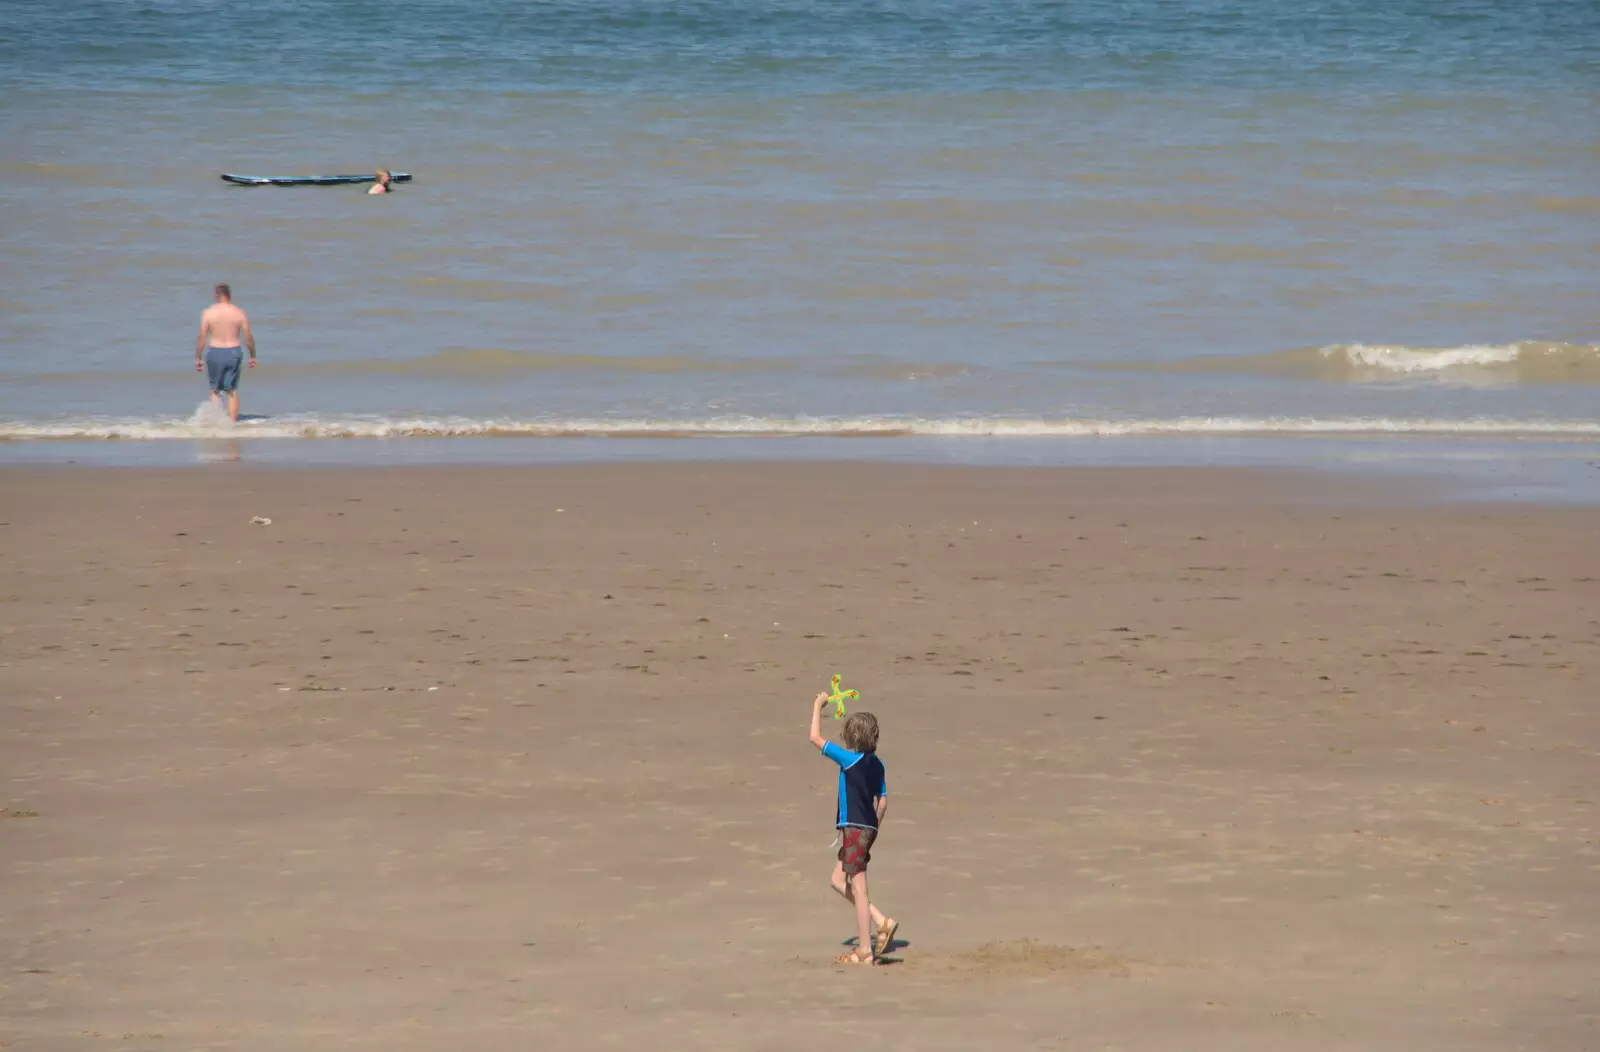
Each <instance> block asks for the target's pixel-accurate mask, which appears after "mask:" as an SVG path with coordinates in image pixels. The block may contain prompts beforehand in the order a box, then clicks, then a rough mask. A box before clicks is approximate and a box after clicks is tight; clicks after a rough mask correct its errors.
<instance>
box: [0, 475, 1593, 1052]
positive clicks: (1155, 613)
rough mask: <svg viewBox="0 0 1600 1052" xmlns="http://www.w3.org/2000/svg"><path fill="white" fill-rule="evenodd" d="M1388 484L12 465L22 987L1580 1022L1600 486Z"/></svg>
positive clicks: (624, 1033) (526, 1026)
mask: <svg viewBox="0 0 1600 1052" xmlns="http://www.w3.org/2000/svg"><path fill="white" fill-rule="evenodd" d="M1408 496H1409V495H1406V494H1397V493H1396V492H1394V491H1393V490H1389V489H1381V488H1376V487H1365V486H1360V485H1357V484H1355V483H1352V482H1349V481H1348V480H1341V481H1334V480H1330V479H1327V478H1319V477H1314V476H1294V475H1284V474H1271V473H1251V472H1229V471H1200V470H1183V471H1160V470H1092V469H1068V470H1009V469H980V470H965V469H950V468H934V467H912V466H904V465H900V466H897V465H860V464H856V465H850V464H833V465H803V464H789V465H771V464H764V465H738V464H719V465H708V466H699V465H679V466H628V465H601V466H582V467H570V468H557V467H552V468H524V469H518V468H504V469H500V468H495V469H461V468H448V469H447V468H439V469H428V468H417V469H388V470H383V469H380V470H367V471H347V470H314V469H312V470H300V471H270V470H239V469H237V468H236V467H229V466H218V467H215V468H205V469H196V470H177V471H166V470H123V471H102V470H90V469H77V468H70V467H66V468H11V469H0V522H3V523H4V525H3V526H0V545H3V547H0V550H3V551H4V553H5V554H4V563H3V578H0V580H3V593H0V594H3V595H4V597H5V599H6V613H7V617H6V619H5V625H4V628H3V635H0V648H3V649H0V682H3V687H4V689H3V690H0V705H3V710H0V715H3V718H4V721H5V728H6V729H5V733H4V735H3V737H0V807H3V808H4V818H0V844H3V851H4V859H3V862H0V873H3V874H4V890H5V894H4V895H3V896H0V928H3V930H4V932H5V933H6V938H5V939H4V948H3V950H0V953H3V954H4V972H3V973H0V1041H4V1042H6V1043H7V1045H8V1046H9V1047H15V1048H19V1049H37V1050H56V1049H89V1048H105V1047H113V1046H114V1047H116V1048H119V1049H141V1048H148V1049H189V1048H196V1049H200V1048H219V1049H220V1048H226V1049H307V1048H336V1047H337V1048H355V1049H362V1048H373V1049H380V1048H381V1049H385V1050H413V1049H415V1050H435V1049H442V1048H463V1049H472V1048H484V1049H487V1048H531V1047H552V1048H640V1049H679V1048H681V1049H737V1050H748V1049H801V1048H807V1049H809V1048H819V1047H827V1046H836V1045H843V1044H845V1043H854V1042H859V1041H863V1040H864V1041H868V1042H870V1043H871V1044H872V1045H875V1046H879V1047H884V1048H894V1049H899V1048H905V1049H913V1048H914V1049H976V1048H1008V1049H1009V1048H1016V1049H1034V1048H1040V1049H1054V1048H1074V1049H1078V1048H1082V1049H1157V1048H1183V1049H1191V1050H1217V1052H1222V1050H1228V1052H1234V1050H1257V1049H1259V1050H1263V1052H1267V1050H1271V1052H1280V1050H1283V1049H1330V1050H1331V1049H1360V1050H1373V1049H1389V1048H1412V1049H1435V1048H1437V1049H1451V1050H1484V1052H1511V1050H1516V1049H1526V1050H1537V1052H1565V1050H1577V1049H1584V1048H1594V1047H1600V1003H1597V998H1596V995H1595V990H1596V989H1600V946H1597V938H1600V935H1597V933H1600V904H1597V903H1600V897H1597V896H1596V895H1595V889H1596V887H1597V886H1600V829H1597V827H1600V817H1597V816H1600V776H1597V774H1596V771H1597V770H1600V763H1597V760H1600V756H1597V752H1600V717H1597V715H1596V713H1597V709H1596V703H1595V700H1594V699H1595V696H1596V683H1600V555H1597V551H1600V510H1597V509H1592V508H1591V509H1582V508H1565V509H1562V508H1538V507H1530V506H1481V505H1452V504H1448V503H1438V502H1425V501H1410V500H1408V499H1406V498H1407V497H1408ZM252 516H260V517H263V518H269V519H271V523H270V524H269V525H256V524H252V523H251V522H250V520H251V518H252ZM833 671H839V672H842V673H843V674H844V677H845V684H846V686H854V687H857V688H859V689H860V690H861V691H862V693H863V695H864V698H863V700H862V702H861V707H864V708H870V709H871V710H872V711H874V712H876V713H877V714H878V716H879V718H880V720H881V721H882V725H883V742H882V746H881V749H882V756H883V758H884V760H885V762H886V765H887V767H888V771H889V779H890V791H891V800H892V804H891V809H890V815H889V820H888V823H887V824H886V827H885V830H884V833H883V836H882V838H881V839H880V841H879V846H878V850H877V851H876V853H875V860H874V863H873V866H872V869H871V873H870V876H871V880H872V889H873V892H874V897H875V899H877V900H878V901H879V902H880V903H881V904H882V905H883V906H884V907H885V908H886V909H887V910H888V911H889V912H890V913H891V914H893V915H895V916H896V917H898V918H899V919H900V920H901V922H902V925H903V927H902V930H901V936H902V942H901V944H900V945H898V946H897V947H896V948H895V950H894V951H893V952H892V957H891V959H892V962H893V963H892V964H891V965H890V966H887V967H883V968H879V969H874V970H866V969H854V970H848V971H846V970H842V969H836V968H835V967H834V966H833V965H832V964H831V961H832V958H833V957H834V955H836V954H837V953H839V952H841V950H842V949H843V948H844V947H843V946H842V945H841V944H842V943H843V941H844V940H845V939H847V938H848V937H849V936H850V934H851V931H852V919H851V915H850V913H849V911H848V909H847V908H846V907H845V906H844V905H843V904H842V903H840V902H839V901H838V900H836V899H834V898H833V896H832V894H831V893H830V892H829V891H828V890H827V887H826V883H825V881H826V875H827V872H828V869H829V867H830V865H831V852H830V850H829V846H828V845H829V840H830V838H831V836H832V830H831V828H830V825H831V822H830V817H831V791H832V784H833V768H832V766H831V765H830V764H828V763H826V762H825V761H823V760H821V759H819V758H818V757H816V756H815V754H814V752H813V750H811V749H810V747H809V746H808V744H807V743H806V741H805V730H806V728H805V723H806V714H807V705H808V702H809V699H810V697H811V696H812V694H813V693H814V692H815V691H816V690H818V689H820V688H822V687H823V686H825V684H826V682H827V677H828V674H829V673H830V672H833Z"/></svg>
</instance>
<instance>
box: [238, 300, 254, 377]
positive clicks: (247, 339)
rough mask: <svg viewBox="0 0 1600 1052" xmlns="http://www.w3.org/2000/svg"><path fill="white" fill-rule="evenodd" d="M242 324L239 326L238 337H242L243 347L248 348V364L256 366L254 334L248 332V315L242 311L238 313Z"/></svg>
mask: <svg viewBox="0 0 1600 1052" xmlns="http://www.w3.org/2000/svg"><path fill="white" fill-rule="evenodd" d="M239 317H240V318H242V319H243V324H241V325H240V326H239V335H241V336H243V337H244V345H245V346H246V347H248V348H250V364H251V365H254V364H256V334H255V333H253V332H251V331H250V315H248V314H246V313H245V312H244V311H240V312H239Z"/></svg>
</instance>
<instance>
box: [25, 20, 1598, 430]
mask: <svg viewBox="0 0 1600 1052" xmlns="http://www.w3.org/2000/svg"><path fill="white" fill-rule="evenodd" d="M1597 133H1600V4H1593V3H1579V2H1572V0H1186V2H1181V3H1180V2H1176V0H1080V2H1057V3H1049V2H1032V3H1023V2H1018V0H903V2H885V0H878V2H849V3H846V2H842V0H717V2H710V0H689V2H668V0H565V2H551V3H532V2H525V0H427V2H424V0H409V2H408V0H384V2H376V0H372V2H368V0H327V2H312V0H256V2H253V3H249V4H236V3H220V2H209V0H77V2H74V3H70V4H64V3H61V2H59V0H48V2H47V0H6V3H5V4H4V5H3V8H0V144H3V147H0V233H3V244H4V248H3V249H0V439H9V440H11V441H8V442H3V443H0V457H8V456H9V457H10V458H13V459H14V458H16V457H17V456H18V455H19V454H18V452H17V450H18V449H19V448H20V447H24V446H28V447H32V446H34V445H35V443H34V442H32V441H30V440H34V439H45V438H55V439H73V440H77V441H79V442H85V443H94V442H99V441H100V440H102V439H108V438H123V439H146V440H152V441H154V440H160V439H183V440H195V439H201V438H208V437H224V436H225V437H228V438H230V439H234V440H243V441H246V442H247V443H249V442H254V440H256V439H269V438H275V439H298V440H310V439H349V440H352V441H354V440H356V439H361V438H389V439H395V440H400V439H407V440H414V439H417V438H429V439H436V440H437V439H448V438H452V437H457V436H459V437H461V438H472V437H480V438H481V437H487V436H519V437H524V438H526V439H528V442H525V443H520V444H518V445H516V446H514V447H504V446H502V447H501V448H502V449H505V448H520V449H530V448H532V447H534V446H538V445H540V443H539V442H538V441H535V440H536V439H549V438H552V437H567V438H573V437H576V438H583V439H591V438H595V437H602V436H616V437H619V438H628V439H633V440H637V441H641V442H644V443H646V444H647V445H649V446H652V447H662V446H670V445H671V444H672V442H673V441H679V440H682V439H683V438H701V439H703V438H705V437H708V436H710V437H724V438H728V437H731V438H735V439H738V440H739V441H737V442H735V443H729V444H727V445H726V446H725V447H724V448H731V449H737V450H743V451H749V450H750V449H752V448H753V447H755V446H759V445H761V444H762V443H764V442H766V441H767V440H769V439H771V438H774V437H779V438H782V437H794V436H814V435H836V436H849V437H867V438H872V439H875V440H877V441H876V442H875V443H874V448H881V447H882V446H883V444H884V443H885V442H887V443H888V445H890V446H892V445H893V441H894V440H896V439H897V438H912V439H915V440H917V441H924V440H931V441H939V442H944V443H946V444H947V445H948V444H949V443H954V444H956V445H958V446H959V445H960V444H961V443H964V442H975V441H977V440H980V439H982V440H990V439H999V438H1003V439H1008V440H1013V439H1014V440H1028V441H1029V442H1032V443H1044V445H1045V447H1049V446H1050V445H1051V444H1052V443H1053V444H1056V445H1057V446H1060V447H1066V446H1075V447H1076V446H1081V444H1082V443H1085V442H1089V443H1095V444H1099V445H1100V446H1102V447H1103V446H1104V445H1105V444H1106V443H1108V442H1109V443H1111V444H1113V445H1115V444H1116V443H1118V442H1122V443H1124V444H1125V445H1126V444H1127V443H1132V442H1134V441H1135V440H1145V439H1148V438H1150V437H1152V436H1155V437H1160V436H1177V437H1180V438H1184V439H1188V438H1190V437H1196V436H1216V437H1222V438H1225V439H1228V440H1229V441H1231V440H1232V439H1233V437H1235V436H1252V437H1263V436H1264V437H1269V438H1271V437H1278V438H1282V437H1283V436H1292V435H1321V436H1334V437H1335V438H1336V439H1339V438H1346V437H1347V438H1349V439H1350V440H1352V441H1354V440H1370V438H1371V436H1386V437H1387V438H1390V439H1393V438H1400V439H1404V438H1407V437H1416V436H1424V437H1427V438H1428V439H1429V440H1430V441H1431V442H1432V443H1434V445H1435V446H1444V447H1448V445H1449V443H1451V442H1456V441H1459V442H1462V443H1474V445H1473V446H1472V448H1474V449H1479V448H1482V444H1483V443H1484V442H1485V441H1488V442H1490V443H1502V442H1503V443H1519V442H1520V443H1528V442H1534V441H1537V442H1539V443H1545V444H1548V443H1556V444H1563V443H1564V444H1566V445H1567V447H1568V448H1569V449H1577V450H1578V451H1579V455H1586V454H1587V453H1592V452H1594V450H1595V447H1597V446H1600V346H1597V340H1600V325H1597V321H1600V314H1597V310H1596V302H1597V301H1596V296H1595V289H1596V287H1597V284H1600V282H1597V279H1600V262H1597V255H1596V248H1597V246H1600V134H1597ZM378 167H386V168H392V169H395V170H398V171H407V172H411V173H413V174H414V175H415V181H414V182H412V183H410V184H409V185H406V186H404V187H402V188H401V189H400V191H399V192H398V193H396V194H394V195H392V196H390V197H369V196H367V195H366V194H365V187H362V186H355V187H338V188H319V189H289V188H275V187H268V188H241V187H234V186H229V185H227V184H225V183H223V182H222V181H221V180H219V179H218V175H219V174H220V173H222V172H236V173H242V174H251V175H317V174H339V173H347V172H356V173H360V172H367V171H371V170H373V169H376V168H378ZM219 281H226V282H230V283H231V284H232V285H233V288H234V290H235V297H236V300H237V302H238V303H239V304H240V305H241V306H243V307H244V308H245V309H246V310H247V311H249V312H250V316H251V319H252V321H253V323H254V327H255V331H256V334H257V339H258V342H259V346H260V352H261V366H260V368H258V369H256V370H253V371H251V372H247V373H246V374H245V375H244V382H243V385H242V395H243V403H244V410H245V413H246V419H245V420H244V421H243V422H241V423H240V424H238V425H229V424H228V423H227V422H226V421H222V420H218V419H215V418H213V417H211V416H209V415H207V414H204V413H196V412H195V410H194V407H195V403H196V401H197V400H199V399H202V398H203V397H204V389H203V380H202V378H201V377H200V375H199V374H197V373H196V372H195V371H194V369H193V344H194V338H195V330H196V323H197V319H198V316H199V312H200V310H201V309H202V308H204V307H205V306H206V305H207V303H208V302H209V300H210V289H211V285H212V284H213V283H215V282H219ZM317 444H318V443H307V442H299V443H297V446H298V447H299V448H305V447H306V446H308V445H317ZM357 444H358V445H362V446H363V447H371V446H372V445H373V443H357ZM321 445H324V446H325V445H326V443H321ZM385 445H389V444H385ZM280 448H282V447H280ZM618 448H621V447H618ZM629 448H630V449H632V448H637V447H635V446H630V447H629ZM807 448H811V447H810V446H808V447H807ZM1029 448H1039V447H1038V446H1037V445H1033V446H1030V447H1029ZM1127 448H1130V449H1131V448H1133V447H1132V446H1131V445H1128V446H1127ZM497 455H502V456H503V455H505V454H504V453H501V454H497ZM761 455H766V454H765V453H763V454H761Z"/></svg>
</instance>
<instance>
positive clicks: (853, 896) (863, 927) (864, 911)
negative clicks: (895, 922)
mask: <svg viewBox="0 0 1600 1052" xmlns="http://www.w3.org/2000/svg"><path fill="white" fill-rule="evenodd" d="M850 901H851V902H854V903H855V904H856V931H857V932H858V933H859V938H860V941H859V942H857V943H856V952H857V953H870V954H872V955H873V956H874V957H876V956H877V951H876V950H874V949H873V943H872V937H873V935H874V934H875V933H876V931H877V929H876V928H874V927H873V922H872V913H873V910H872V902H871V900H869V899H868V898H867V875H866V873H852V874H850ZM879 916H882V914H879Z"/></svg>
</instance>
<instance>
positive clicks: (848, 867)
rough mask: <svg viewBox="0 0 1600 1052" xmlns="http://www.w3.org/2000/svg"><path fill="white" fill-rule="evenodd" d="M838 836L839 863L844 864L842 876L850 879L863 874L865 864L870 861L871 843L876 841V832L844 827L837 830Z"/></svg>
mask: <svg viewBox="0 0 1600 1052" xmlns="http://www.w3.org/2000/svg"><path fill="white" fill-rule="evenodd" d="M839 834H840V844H839V861H840V862H842V863H844V875H845V876H847V877H850V876H854V875H855V874H857V873H865V872H866V871H867V863H868V862H871V861H872V842H873V841H874V840H876V839H878V831H877V830H876V829H862V828H861V827H860V826H845V827H844V828H843V829H841V830H839Z"/></svg>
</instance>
